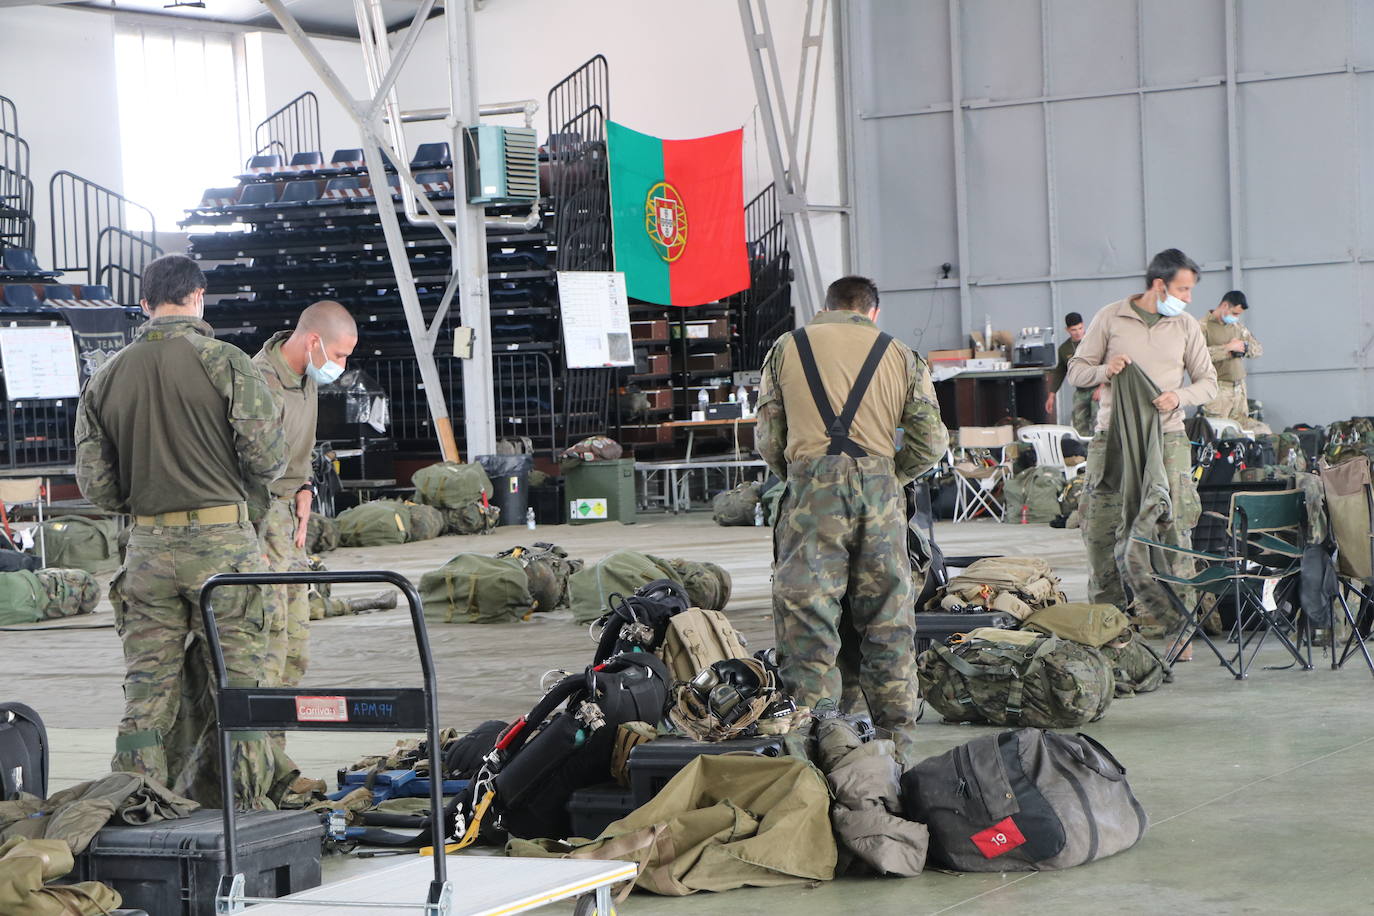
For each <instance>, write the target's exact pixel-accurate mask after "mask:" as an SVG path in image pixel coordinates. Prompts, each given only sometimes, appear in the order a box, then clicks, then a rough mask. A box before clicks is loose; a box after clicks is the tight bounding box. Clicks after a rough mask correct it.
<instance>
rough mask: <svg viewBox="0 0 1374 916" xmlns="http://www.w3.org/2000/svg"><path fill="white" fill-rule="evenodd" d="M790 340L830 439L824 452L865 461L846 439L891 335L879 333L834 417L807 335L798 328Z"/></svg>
mask: <svg viewBox="0 0 1374 916" xmlns="http://www.w3.org/2000/svg"><path fill="white" fill-rule="evenodd" d="M792 338H793V340H794V341H796V344H797V356H798V357H799V358H800V359H801V364H802V372H803V373H804V374H805V375H806V384H807V387H809V388H810V389H811V398H812V400H814V401H815V402H816V410H817V412H818V413H820V415H821V423H822V424H824V426H825V432H826V435H828V436H829V437H830V448H828V449H827V450H826V454H827V455H848V456H850V457H851V458H867V457H868V452H866V451H865V450H864V448H863V446H861V445H859V443H857V442H855V441H854V440H853V439H851V438H849V429H850V427H851V426H853V425H854V417H855V415H856V414H858V412H859V405H860V404H862V403H863V399H864V395H865V394H867V393H868V386H869V385H871V384H872V383H873V376H874V374H876V373H877V371H878V364H879V363H881V362H882V361H883V357H884V356H885V355H886V354H887V348H888V345H889V344H890V343H892V335H890V334H884V333H883V332H882V331H879V332H878V337H877V339H876V340H874V341H873V347H872V349H870V350H869V351H868V357H867V358H866V359H865V360H864V364H863V366H862V367H860V369H859V374H858V375H857V376H855V377H854V386H853V387H852V388H850V389H849V396H848V397H847V398H845V402H844V406H843V407H842V408H840V415H839V416H836V415H835V411H834V409H833V408H831V406H830V396H829V395H828V394H826V391H825V384H824V383H823V382H822V381H821V372H820V368H819V367H818V366H817V365H816V354H815V352H814V351H813V350H812V349H811V341H810V340H809V339H808V338H807V336H806V329H805V328H798V329H797V330H795V331H793V332H792Z"/></svg>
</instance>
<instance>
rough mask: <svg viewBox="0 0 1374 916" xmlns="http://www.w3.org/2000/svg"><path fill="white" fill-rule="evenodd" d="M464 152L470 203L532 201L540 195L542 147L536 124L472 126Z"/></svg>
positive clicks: (520, 202)
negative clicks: (525, 125)
mask: <svg viewBox="0 0 1374 916" xmlns="http://www.w3.org/2000/svg"><path fill="white" fill-rule="evenodd" d="M463 156H464V161H465V163H466V165H467V173H468V203H471V204H529V203H533V202H534V201H536V200H538V199H539V148H538V145H537V144H536V142H535V138H534V129H533V128H529V127H497V126H495V125H491V124H480V125H478V126H477V127H469V128H468V129H467V143H466V144H464V146H463Z"/></svg>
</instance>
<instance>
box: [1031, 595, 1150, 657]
mask: <svg viewBox="0 0 1374 916" xmlns="http://www.w3.org/2000/svg"><path fill="white" fill-rule="evenodd" d="M1130 626H1131V619H1130V618H1129V617H1127V616H1126V615H1125V614H1123V613H1121V611H1119V610H1118V609H1117V607H1116V605H1114V604H1077V603H1075V604H1068V603H1065V604H1051V605H1050V606H1049V607H1047V608H1041V609H1040V610H1038V611H1036V612H1035V613H1034V614H1031V615H1030V616H1029V617H1027V618H1026V619H1025V621H1024V623H1023V627H1024V628H1025V629H1028V630H1036V631H1037V632H1040V633H1048V634H1049V635H1051V636H1058V637H1059V638H1060V639H1071V640H1073V641H1074V642H1076V643H1080V644H1082V645H1085V646H1092V647H1093V648H1094V649H1100V648H1102V647H1103V646H1104V645H1106V644H1107V643H1109V642H1112V641H1113V640H1115V639H1118V638H1119V637H1120V636H1121V634H1122V633H1125V632H1128V631H1129V629H1130Z"/></svg>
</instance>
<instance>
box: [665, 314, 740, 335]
mask: <svg viewBox="0 0 1374 916" xmlns="http://www.w3.org/2000/svg"><path fill="white" fill-rule="evenodd" d="M682 337H685V338H686V339H687V340H729V339H730V322H729V321H728V320H727V319H725V318H707V319H705V320H701V321H688V322H686V323H685V324H683V325H676V324H675V325H673V339H674V340H677V339H680V338H682Z"/></svg>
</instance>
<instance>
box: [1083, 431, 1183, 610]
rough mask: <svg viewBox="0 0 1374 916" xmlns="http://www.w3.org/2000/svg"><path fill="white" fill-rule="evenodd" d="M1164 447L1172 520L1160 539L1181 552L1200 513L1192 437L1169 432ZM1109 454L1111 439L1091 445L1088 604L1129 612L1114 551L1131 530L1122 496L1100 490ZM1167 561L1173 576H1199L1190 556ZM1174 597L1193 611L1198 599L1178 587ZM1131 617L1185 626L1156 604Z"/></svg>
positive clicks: (1086, 502)
mask: <svg viewBox="0 0 1374 916" xmlns="http://www.w3.org/2000/svg"><path fill="white" fill-rule="evenodd" d="M1161 446H1162V449H1163V453H1164V471H1165V473H1166V474H1167V475H1168V479H1169V501H1170V504H1171V506H1172V508H1173V519H1174V521H1173V524H1172V525H1170V526H1169V528H1168V530H1167V531H1166V532H1165V533H1164V534H1163V535H1162V536H1161V541H1162V542H1163V543H1168V544H1174V545H1176V546H1179V547H1191V546H1192V543H1193V526H1194V525H1196V524H1197V521H1198V518H1199V516H1201V514H1202V504H1201V502H1200V501H1199V500H1198V494H1197V484H1196V483H1195V482H1194V481H1193V463H1192V449H1191V446H1190V445H1189V443H1188V437H1187V436H1186V435H1184V434H1183V433H1165V434H1164V436H1163V440H1162V442H1161ZM1106 453H1107V437H1106V435H1105V434H1098V435H1097V436H1096V437H1095V438H1094V439H1093V441H1092V442H1091V443H1089V445H1088V472H1087V475H1086V477H1087V480H1086V483H1085V485H1084V487H1083V495H1082V496H1081V497H1080V499H1079V508H1080V510H1081V513H1082V536H1083V545H1084V546H1085V547H1086V548H1087V550H1088V601H1089V602H1090V603H1093V604H1113V605H1116V606H1117V607H1118V608H1120V609H1122V610H1123V611H1128V604H1129V602H1128V601H1127V599H1126V590H1125V587H1124V586H1123V585H1122V576H1121V570H1120V568H1119V567H1118V565H1117V560H1116V554H1117V550H1116V548H1117V544H1118V543H1119V542H1120V541H1121V540H1122V538H1125V537H1128V536H1129V532H1130V526H1129V524H1128V523H1127V522H1126V520H1125V518H1124V517H1123V514H1122V513H1123V510H1122V504H1121V494H1119V493H1115V492H1107V491H1106V490H1104V489H1102V487H1101V481H1102V474H1103V464H1104V461H1105V458H1106ZM1137 473H1138V471H1137ZM1164 556H1165V557H1167V563H1168V566H1169V568H1170V569H1171V570H1172V571H1173V572H1174V574H1175V575H1178V576H1192V575H1194V574H1195V573H1196V571H1197V566H1196V563H1195V561H1194V560H1193V558H1192V557H1188V556H1186V555H1184V554H1177V553H1166V554H1164ZM1174 593H1175V594H1176V595H1178V597H1179V600H1181V601H1182V602H1183V604H1184V606H1186V607H1189V608H1191V607H1192V606H1193V602H1194V601H1195V600H1196V599H1195V595H1194V593H1193V590H1192V589H1184V588H1175V589H1174ZM1128 612H1130V613H1135V614H1141V613H1145V614H1149V615H1151V616H1153V617H1154V618H1155V620H1157V621H1159V622H1161V623H1164V624H1165V625H1166V626H1170V625H1173V624H1176V623H1181V622H1182V621H1181V620H1180V618H1179V617H1178V614H1177V612H1176V611H1175V609H1174V608H1173V606H1172V605H1167V604H1164V603H1159V602H1152V603H1151V605H1150V606H1149V607H1136V608H1130V609H1129V611H1128Z"/></svg>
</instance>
